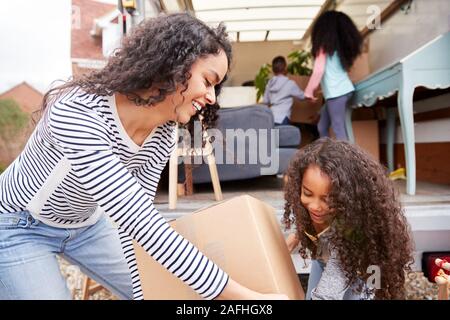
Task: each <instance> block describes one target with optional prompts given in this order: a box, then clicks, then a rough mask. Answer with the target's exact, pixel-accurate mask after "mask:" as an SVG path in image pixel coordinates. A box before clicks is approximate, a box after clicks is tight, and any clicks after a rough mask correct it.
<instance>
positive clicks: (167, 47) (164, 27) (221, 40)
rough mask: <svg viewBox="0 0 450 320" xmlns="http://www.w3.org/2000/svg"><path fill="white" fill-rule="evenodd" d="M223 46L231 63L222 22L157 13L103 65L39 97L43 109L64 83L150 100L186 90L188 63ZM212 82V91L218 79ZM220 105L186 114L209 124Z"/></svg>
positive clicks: (145, 102) (144, 102)
mask: <svg viewBox="0 0 450 320" xmlns="http://www.w3.org/2000/svg"><path fill="white" fill-rule="evenodd" d="M221 50H223V51H224V52H225V54H226V56H227V59H228V66H230V64H231V58H232V48H231V44H230V42H229V41H228V39H227V33H226V30H225V26H224V25H223V24H220V25H219V26H218V27H217V28H211V27H209V26H207V25H206V24H205V23H203V22H202V21H200V20H198V19H196V18H195V17H192V16H191V15H189V14H187V13H176V14H169V15H160V16H158V17H156V18H153V19H148V20H145V21H143V22H142V23H141V24H139V26H137V27H135V28H134V29H133V31H132V33H131V34H130V35H129V36H127V37H125V38H124V40H123V42H122V46H121V48H120V49H118V50H116V51H115V52H114V54H113V55H112V56H111V57H110V58H109V60H108V63H107V65H106V66H105V67H104V68H103V69H101V70H97V71H93V72H91V73H89V74H87V75H85V76H82V77H81V78H79V79H72V80H71V81H69V82H66V83H64V84H63V85H61V86H58V87H55V88H53V89H51V90H50V91H48V92H47V93H46V94H45V96H44V99H43V105H42V109H45V107H46V106H47V105H48V102H49V100H50V98H55V96H58V95H59V94H60V93H61V92H63V91H65V90H67V89H69V88H75V87H78V88H81V89H82V90H84V91H85V92H88V93H93V94H99V95H111V94H113V93H115V92H118V93H121V94H124V95H126V96H127V97H128V99H129V100H131V101H133V102H134V103H135V104H136V105H138V106H139V105H146V106H151V105H152V104H155V103H158V102H161V101H163V100H164V98H165V97H166V96H168V95H170V94H172V93H174V92H175V91H176V90H177V87H178V86H179V85H181V86H182V87H183V89H182V92H184V91H186V90H187V86H188V80H189V79H190V77H191V73H190V70H191V67H192V65H193V64H194V63H195V62H196V61H197V60H198V59H199V58H202V57H206V56H207V55H209V54H213V55H216V54H218V53H219V52H220V51H221ZM225 80H226V79H223V81H222V82H221V83H220V84H218V85H216V86H215V92H216V95H218V94H219V93H220V88H221V85H222V83H223V82H224V81H225ZM150 88H153V89H156V90H155V91H156V92H157V94H156V95H153V96H150V97H149V98H143V97H141V96H139V95H138V94H137V91H139V90H142V89H150ZM218 109H219V105H218V104H217V103H216V104H214V105H210V106H208V108H203V109H202V111H201V112H200V113H197V115H196V116H195V117H192V118H191V122H190V125H191V127H192V124H193V121H195V120H198V118H199V116H201V117H202V118H203V120H202V122H203V126H204V127H205V128H208V127H210V126H214V125H215V122H216V120H217V110H218Z"/></svg>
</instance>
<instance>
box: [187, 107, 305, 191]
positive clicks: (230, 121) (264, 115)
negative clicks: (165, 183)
mask: <svg viewBox="0 0 450 320" xmlns="http://www.w3.org/2000/svg"><path fill="white" fill-rule="evenodd" d="M218 112H219V120H218V123H217V129H218V130H219V131H220V133H219V132H218V131H216V132H217V133H219V134H217V135H214V141H213V146H214V154H215V158H216V162H217V170H218V173H219V179H220V181H231V180H242V179H249V178H255V177H259V176H261V175H277V174H282V173H284V171H285V170H286V169H287V167H288V165H289V161H290V159H291V157H292V155H293V154H294V153H295V152H296V151H297V149H298V146H299V145H300V139H301V136H300V130H299V129H298V128H297V127H295V126H291V125H281V126H274V119H273V115H272V112H271V110H270V109H269V108H268V107H267V106H266V105H251V106H245V107H238V108H229V109H220V110H219V111H218ZM237 129H240V130H237ZM244 156H245V159H244ZM195 161H196V163H197V164H194V165H193V171H192V175H193V182H194V183H206V182H211V177H210V173H209V168H208V165H207V164H206V163H204V161H203V163H202V164H198V163H199V162H200V161H201V157H197V158H196V159H195ZM183 169H184V166H183V165H180V166H179V181H183V180H184V170H183Z"/></svg>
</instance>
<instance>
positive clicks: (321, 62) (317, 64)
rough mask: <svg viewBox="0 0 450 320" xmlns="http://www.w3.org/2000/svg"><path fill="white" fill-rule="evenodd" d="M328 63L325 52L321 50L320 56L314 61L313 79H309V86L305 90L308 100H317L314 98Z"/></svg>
mask: <svg viewBox="0 0 450 320" xmlns="http://www.w3.org/2000/svg"><path fill="white" fill-rule="evenodd" d="M326 61H327V56H326V54H325V52H324V51H323V50H322V49H320V51H319V54H318V55H317V57H316V59H315V61H314V68H313V73H312V75H311V78H310V79H309V82H308V85H307V86H306V89H305V97H306V98H308V99H312V100H316V99H317V98H315V97H314V90H316V89H317V87H318V86H319V84H320V81H321V80H322V76H323V74H324V72H325V64H326Z"/></svg>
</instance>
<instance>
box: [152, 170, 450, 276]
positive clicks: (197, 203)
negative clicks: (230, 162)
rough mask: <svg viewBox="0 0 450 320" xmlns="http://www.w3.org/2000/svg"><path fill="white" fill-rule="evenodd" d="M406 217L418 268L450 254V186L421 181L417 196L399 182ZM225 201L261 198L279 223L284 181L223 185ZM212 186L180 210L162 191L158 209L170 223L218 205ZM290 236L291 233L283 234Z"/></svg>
mask: <svg viewBox="0 0 450 320" xmlns="http://www.w3.org/2000/svg"><path fill="white" fill-rule="evenodd" d="M395 184H396V185H397V187H398V189H399V191H400V193H401V202H402V204H403V206H404V208H405V214H406V217H407V219H408V222H409V223H410V226H411V231H412V234H413V237H414V241H415V247H416V261H415V269H417V270H420V269H421V265H420V264H421V255H422V252H425V251H450V185H438V184H432V183H427V182H422V181H418V182H417V193H416V195H414V196H410V195H407V194H405V190H406V184H405V181H404V180H397V181H395ZM221 187H222V192H223V198H224V200H227V199H231V198H233V197H236V196H239V195H242V194H248V195H251V196H253V197H255V198H257V199H260V200H262V201H264V202H266V203H268V204H270V205H271V206H273V207H274V208H275V210H276V215H277V218H278V219H279V221H281V217H282V214H283V206H284V199H283V191H282V188H283V182H282V179H281V178H277V177H275V176H266V177H260V178H256V179H248V180H242V181H231V182H222V183H221ZM215 203H216V201H215V200H214V193H213V189H212V185H209V184H201V185H195V186H194V194H193V195H192V196H183V197H178V201H177V208H176V209H174V210H169V209H168V194H167V192H165V190H160V191H158V194H157V197H156V199H155V206H156V208H157V209H158V210H159V211H160V212H161V214H162V215H163V216H164V217H166V219H168V220H172V219H177V218H179V217H181V216H183V215H186V214H189V213H192V212H194V211H196V210H198V209H200V208H205V207H207V206H210V205H212V204H215ZM283 232H285V234H287V233H288V232H289V231H283ZM293 260H294V263H295V265H296V269H297V271H298V273H304V272H308V266H307V264H306V267H305V263H304V262H303V261H300V260H299V257H297V256H295V257H294V256H293Z"/></svg>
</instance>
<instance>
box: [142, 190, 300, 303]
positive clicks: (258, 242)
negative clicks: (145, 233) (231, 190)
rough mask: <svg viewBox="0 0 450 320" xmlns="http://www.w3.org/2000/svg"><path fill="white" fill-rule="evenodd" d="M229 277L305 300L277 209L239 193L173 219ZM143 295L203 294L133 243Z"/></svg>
mask: <svg viewBox="0 0 450 320" xmlns="http://www.w3.org/2000/svg"><path fill="white" fill-rule="evenodd" d="M170 224H171V226H172V227H173V228H175V230H176V231H177V232H179V233H180V234H181V235H183V236H184V237H185V238H186V239H188V240H189V241H191V242H192V243H193V244H194V245H196V246H197V248H199V249H200V251H202V252H203V253H204V254H205V255H206V256H207V257H208V258H210V259H211V260H213V261H214V262H215V263H216V264H217V265H219V267H221V268H222V269H223V270H225V271H226V272H227V273H228V274H229V275H230V277H231V278H233V279H234V280H236V281H237V282H239V283H241V284H242V285H244V286H247V287H249V288H250V289H253V290H256V291H259V292H262V293H284V294H286V295H288V296H289V297H290V299H297V300H299V299H304V292H303V289H302V287H301V285H300V282H299V279H298V276H297V274H296V272H295V268H294V265H293V262H292V259H291V255H290V253H289V252H288V249H287V246H286V243H285V240H284V237H283V234H282V232H281V228H280V225H279V224H278V221H277V219H276V217H275V209H274V208H272V207H271V206H269V205H267V204H265V203H264V202H262V201H260V200H257V199H255V198H253V197H250V196H247V195H245V196H240V197H236V198H233V199H231V200H228V201H224V202H221V203H219V204H216V205H213V206H211V207H208V208H206V209H202V210H199V211H196V212H194V213H192V214H189V215H186V216H183V217H181V218H179V219H177V220H174V221H172V222H170ZM134 246H135V252H136V258H137V265H138V270H139V274H140V277H141V282H142V289H143V292H144V299H160V300H175V299H176V300H196V299H201V297H200V296H199V295H198V294H197V293H196V292H195V291H193V290H192V289H191V288H190V287H188V286H187V285H185V284H184V283H183V282H182V281H181V280H180V279H178V278H176V277H175V276H174V275H172V274H171V273H170V272H169V271H167V270H166V269H165V268H164V267H162V266H161V265H160V264H158V263H157V262H156V261H155V260H154V259H153V258H152V257H150V255H148V254H147V253H146V252H145V251H144V249H143V248H142V247H140V246H139V245H138V244H137V243H134Z"/></svg>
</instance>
